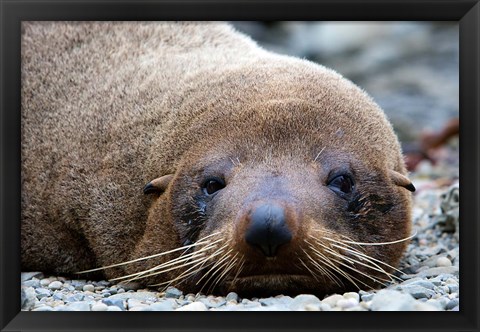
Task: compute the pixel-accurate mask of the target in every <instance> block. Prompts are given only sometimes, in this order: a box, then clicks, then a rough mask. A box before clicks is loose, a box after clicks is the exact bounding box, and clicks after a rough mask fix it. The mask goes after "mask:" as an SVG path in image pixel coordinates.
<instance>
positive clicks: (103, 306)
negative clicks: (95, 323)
mask: <svg viewBox="0 0 480 332" xmlns="http://www.w3.org/2000/svg"><path fill="white" fill-rule="evenodd" d="M119 309H120V308H119ZM107 310H108V305H106V304H105V303H101V302H99V303H95V304H94V305H92V311H107Z"/></svg>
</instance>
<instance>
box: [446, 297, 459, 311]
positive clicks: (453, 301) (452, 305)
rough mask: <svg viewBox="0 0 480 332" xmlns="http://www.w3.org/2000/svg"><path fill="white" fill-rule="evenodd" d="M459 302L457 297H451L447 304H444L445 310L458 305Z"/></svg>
mask: <svg viewBox="0 0 480 332" xmlns="http://www.w3.org/2000/svg"><path fill="white" fill-rule="evenodd" d="M458 304H459V301H458V298H456V299H451V300H450V301H449V302H448V303H447V305H446V306H445V309H446V310H452V309H453V308H455V307H456V306H458Z"/></svg>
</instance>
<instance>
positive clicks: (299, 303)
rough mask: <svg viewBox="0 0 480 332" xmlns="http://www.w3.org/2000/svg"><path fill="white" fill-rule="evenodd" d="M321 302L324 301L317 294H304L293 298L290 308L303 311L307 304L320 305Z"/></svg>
mask: <svg viewBox="0 0 480 332" xmlns="http://www.w3.org/2000/svg"><path fill="white" fill-rule="evenodd" d="M342 298H343V297H342ZM321 304H322V301H320V299H319V298H318V297H316V296H315V295H310V294H302V295H298V296H296V297H295V298H294V299H293V301H292V303H290V305H289V309H290V310H294V311H299V310H300V311H303V310H305V306H307V305H310V306H318V307H320V305H321Z"/></svg>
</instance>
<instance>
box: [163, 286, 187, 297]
mask: <svg viewBox="0 0 480 332" xmlns="http://www.w3.org/2000/svg"><path fill="white" fill-rule="evenodd" d="M182 294H183V293H182V291H181V290H179V289H177V288H175V287H168V289H167V290H166V291H165V297H166V298H173V299H178V298H179V297H180V296H181V295H182Z"/></svg>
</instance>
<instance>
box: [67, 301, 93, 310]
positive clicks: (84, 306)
mask: <svg viewBox="0 0 480 332" xmlns="http://www.w3.org/2000/svg"><path fill="white" fill-rule="evenodd" d="M66 307H67V308H68V310H70V311H90V304H89V303H88V302H71V303H68V304H67V305H66Z"/></svg>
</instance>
